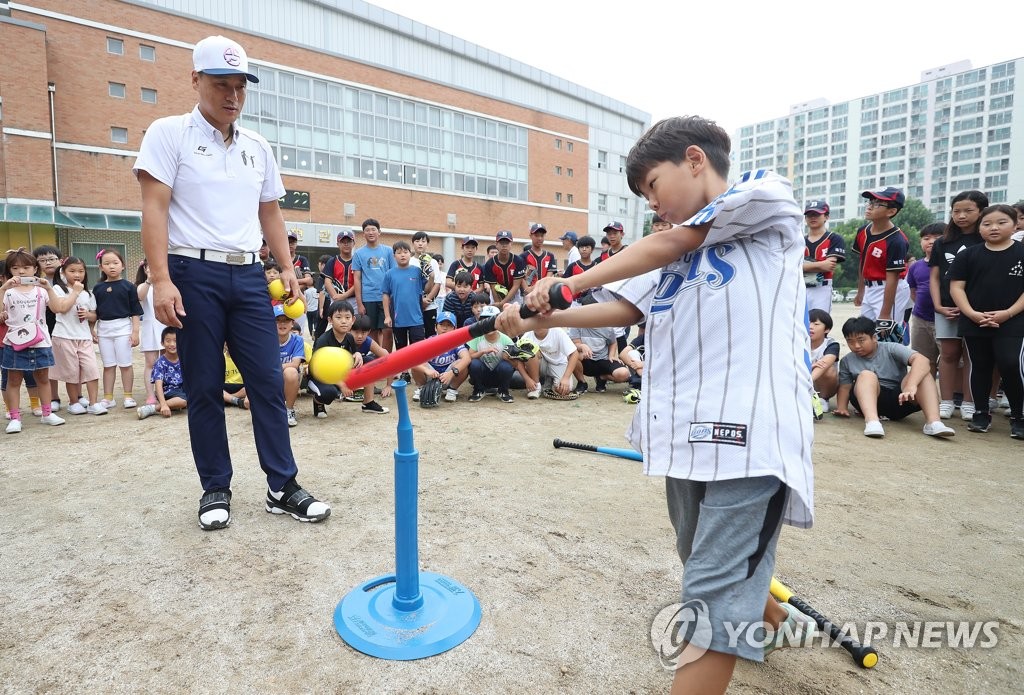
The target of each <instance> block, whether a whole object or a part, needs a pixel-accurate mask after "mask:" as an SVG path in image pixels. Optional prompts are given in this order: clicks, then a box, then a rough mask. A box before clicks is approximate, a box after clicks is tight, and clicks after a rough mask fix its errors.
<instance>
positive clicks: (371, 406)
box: [363, 401, 391, 415]
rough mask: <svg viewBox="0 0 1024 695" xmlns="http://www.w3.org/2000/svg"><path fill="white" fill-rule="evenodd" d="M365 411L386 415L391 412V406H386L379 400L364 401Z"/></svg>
mask: <svg viewBox="0 0 1024 695" xmlns="http://www.w3.org/2000/svg"><path fill="white" fill-rule="evenodd" d="M363 412H364V413H370V414H372V415H384V414H386V413H390V412H391V409H390V408H385V407H384V406H382V405H381V404H380V403H378V402H377V401H370V402H369V403H363Z"/></svg>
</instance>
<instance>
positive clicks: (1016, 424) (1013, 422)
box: [1010, 418, 1024, 439]
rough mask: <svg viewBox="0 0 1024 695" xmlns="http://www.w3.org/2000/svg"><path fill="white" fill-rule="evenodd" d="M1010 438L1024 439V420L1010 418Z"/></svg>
mask: <svg viewBox="0 0 1024 695" xmlns="http://www.w3.org/2000/svg"><path fill="white" fill-rule="evenodd" d="M1010 436H1011V437H1013V438H1014V439H1024V420H1022V419H1019V418H1010Z"/></svg>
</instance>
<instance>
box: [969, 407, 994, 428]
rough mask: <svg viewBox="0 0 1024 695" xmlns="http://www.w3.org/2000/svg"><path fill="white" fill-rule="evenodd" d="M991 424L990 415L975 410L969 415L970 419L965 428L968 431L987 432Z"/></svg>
mask: <svg viewBox="0 0 1024 695" xmlns="http://www.w3.org/2000/svg"><path fill="white" fill-rule="evenodd" d="M991 426H992V416H991V415H989V414H988V413H979V412H977V411H975V413H974V415H973V416H972V417H971V421H970V422H969V423H967V430H968V431H969V432H988V428H989V427H991Z"/></svg>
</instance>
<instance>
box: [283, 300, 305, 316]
mask: <svg viewBox="0 0 1024 695" xmlns="http://www.w3.org/2000/svg"><path fill="white" fill-rule="evenodd" d="M305 313H306V305H305V304H304V303H303V302H302V300H301V299H296V300H295V301H294V302H292V303H291V304H285V305H284V315H285V316H287V317H288V318H290V319H297V318H299V317H300V316H302V315H303V314H305Z"/></svg>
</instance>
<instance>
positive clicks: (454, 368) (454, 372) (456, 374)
mask: <svg viewBox="0 0 1024 695" xmlns="http://www.w3.org/2000/svg"><path fill="white" fill-rule="evenodd" d="M449 370H450V371H451V373H452V374H454V375H455V376H458V375H459V368H458V367H449Z"/></svg>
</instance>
